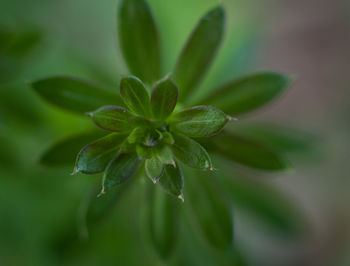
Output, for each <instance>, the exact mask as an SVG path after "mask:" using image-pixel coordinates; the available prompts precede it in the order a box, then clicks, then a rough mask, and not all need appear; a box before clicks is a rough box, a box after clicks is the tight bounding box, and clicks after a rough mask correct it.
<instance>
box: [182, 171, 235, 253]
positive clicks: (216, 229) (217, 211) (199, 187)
mask: <svg viewBox="0 0 350 266" xmlns="http://www.w3.org/2000/svg"><path fill="white" fill-rule="evenodd" d="M186 170H187V171H186V176H188V177H189V178H187V179H186V186H185V196H186V198H187V200H186V202H185V207H186V211H187V214H188V216H189V218H190V220H191V222H192V225H193V229H194V230H195V231H196V232H197V233H199V234H200V235H201V236H202V237H204V239H205V240H206V241H207V242H208V243H209V244H210V245H211V246H212V247H214V248H216V249H219V250H227V249H228V248H229V247H230V246H231V245H232V241H233V218H232V209H231V206H230V204H229V202H228V201H227V199H226V198H225V197H224V193H222V190H221V187H219V186H218V183H217V182H216V181H215V180H216V179H217V178H220V177H219V176H215V173H213V172H209V173H204V172H200V171H196V172H195V171H193V170H190V169H186ZM208 175H209V176H208Z"/></svg>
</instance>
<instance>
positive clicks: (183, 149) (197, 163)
mask: <svg viewBox="0 0 350 266" xmlns="http://www.w3.org/2000/svg"><path fill="white" fill-rule="evenodd" d="M173 136H174V140H175V143H174V144H173V145H172V146H171V149H172V151H173V153H174V155H175V156H176V158H177V159H178V160H180V161H181V162H183V163H184V164H187V165H188V166H190V167H193V168H198V169H210V168H211V167H212V164H211V160H210V157H209V154H208V153H207V151H206V150H205V149H204V148H203V147H202V146H201V145H200V144H199V143H198V142H196V141H194V140H193V139H190V138H189V137H186V136H184V135H181V134H173Z"/></svg>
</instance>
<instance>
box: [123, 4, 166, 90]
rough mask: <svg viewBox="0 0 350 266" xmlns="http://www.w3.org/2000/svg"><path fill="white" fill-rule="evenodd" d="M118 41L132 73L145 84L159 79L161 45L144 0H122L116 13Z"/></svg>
mask: <svg viewBox="0 0 350 266" xmlns="http://www.w3.org/2000/svg"><path fill="white" fill-rule="evenodd" d="M118 24H119V25H118V28H119V41H120V46H121V50H122V53H123V56H124V59H125V61H126V63H127V65H128V67H129V70H130V72H131V74H133V75H135V76H137V77H139V78H140V79H142V80H143V81H145V82H146V83H149V84H150V83H152V82H154V81H156V80H158V79H159V78H160V44H159V36H158V30H157V27H156V25H155V22H154V20H153V17H152V14H151V10H150V8H149V6H148V4H147V3H146V2H145V1H144V0H123V1H122V3H121V5H120V8H119V13H118Z"/></svg>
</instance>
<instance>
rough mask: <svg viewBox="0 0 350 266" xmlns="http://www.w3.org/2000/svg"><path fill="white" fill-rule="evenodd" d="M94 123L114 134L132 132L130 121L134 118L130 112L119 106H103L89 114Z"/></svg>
mask: <svg viewBox="0 0 350 266" xmlns="http://www.w3.org/2000/svg"><path fill="white" fill-rule="evenodd" d="M89 115H90V116H91V118H92V121H94V123H95V124H96V125H97V126H99V127H100V128H102V129H104V130H107V131H114V132H128V131H130V130H131V125H130V122H129V120H130V119H131V118H132V117H133V115H132V114H131V113H130V111H129V110H127V109H125V108H123V107H119V106H103V107H101V108H99V109H97V110H96V111H94V112H91V113H89Z"/></svg>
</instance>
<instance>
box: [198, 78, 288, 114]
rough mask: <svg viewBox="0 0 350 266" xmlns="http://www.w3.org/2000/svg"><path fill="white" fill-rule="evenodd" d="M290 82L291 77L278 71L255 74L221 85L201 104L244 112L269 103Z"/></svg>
mask: <svg viewBox="0 0 350 266" xmlns="http://www.w3.org/2000/svg"><path fill="white" fill-rule="evenodd" d="M289 83H290V78H288V77H286V76H284V75H281V74H278V73H273V72H266V73H259V74H254V75H251V76H248V77H245V78H242V79H239V80H234V81H232V82H229V83H227V84H224V85H222V86H220V87H219V88H217V89H215V90H213V93H211V94H210V95H208V96H207V97H206V98H205V99H203V100H201V101H200V102H199V104H204V105H213V106H215V107H217V108H220V109H221V110H222V111H224V112H225V113H227V114H230V115H237V114H242V113H246V112H249V111H251V110H254V109H256V108H259V107H261V106H263V105H265V104H267V103H269V102H270V101H271V100H272V99H274V98H275V97H277V96H278V95H279V94H280V93H281V92H282V91H283V90H284V89H285V88H286V87H287V86H288V85H289Z"/></svg>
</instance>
